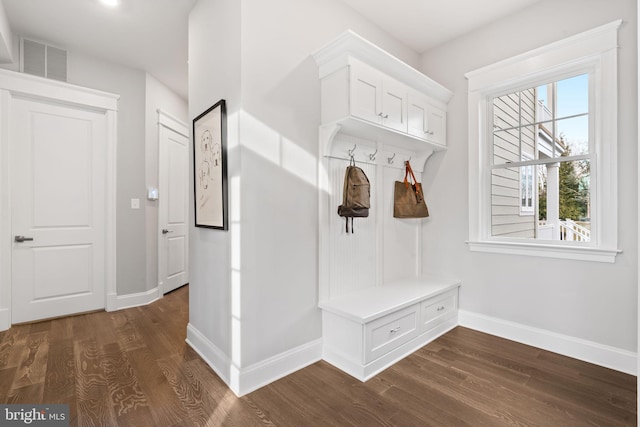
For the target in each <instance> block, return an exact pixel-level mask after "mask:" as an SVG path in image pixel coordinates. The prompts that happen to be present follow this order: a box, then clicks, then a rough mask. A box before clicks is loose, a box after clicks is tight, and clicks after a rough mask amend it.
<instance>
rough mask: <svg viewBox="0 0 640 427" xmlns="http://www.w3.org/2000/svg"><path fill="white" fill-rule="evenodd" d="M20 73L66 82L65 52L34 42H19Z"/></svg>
mask: <svg viewBox="0 0 640 427" xmlns="http://www.w3.org/2000/svg"><path fill="white" fill-rule="evenodd" d="M20 71H22V72H23V73H27V74H33V75H35V76H40V77H46V78H48V79H54V80H60V81H63V82H66V81H67V51H66V50H63V49H59V48H57V47H53V46H49V45H47V44H44V43H40V42H37V41H34V40H29V39H21V40H20Z"/></svg>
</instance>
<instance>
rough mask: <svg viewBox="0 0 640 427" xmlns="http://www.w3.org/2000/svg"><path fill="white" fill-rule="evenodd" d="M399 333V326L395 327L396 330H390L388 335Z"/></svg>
mask: <svg viewBox="0 0 640 427" xmlns="http://www.w3.org/2000/svg"><path fill="white" fill-rule="evenodd" d="M399 331H400V326H398V327H396V328H393V329H391V330H390V331H389V333H390V334H395V333H396V332H399Z"/></svg>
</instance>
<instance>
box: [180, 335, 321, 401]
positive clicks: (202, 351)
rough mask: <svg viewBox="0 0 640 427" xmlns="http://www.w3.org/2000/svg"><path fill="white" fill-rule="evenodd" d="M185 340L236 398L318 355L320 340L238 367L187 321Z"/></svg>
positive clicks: (319, 352)
mask: <svg viewBox="0 0 640 427" xmlns="http://www.w3.org/2000/svg"><path fill="white" fill-rule="evenodd" d="M186 341H187V343H188V344H189V345H190V346H191V347H192V348H193V349H194V350H195V352H196V353H198V354H199V355H200V357H202V358H203V359H204V361H205V362H207V364H208V365H209V366H210V367H211V369H213V371H214V372H215V373H216V374H217V375H218V376H219V377H220V378H221V379H222V381H224V382H225V383H226V384H227V386H229V388H230V389H231V391H233V392H234V393H235V394H236V395H237V396H239V397H240V396H244V395H245V394H248V393H251V392H252V391H254V390H257V389H259V388H260V387H263V386H265V385H267V384H269V383H272V382H273V381H276V380H279V379H280V378H282V377H285V376H287V375H289V374H291V373H293V372H295V371H297V370H299V369H302V368H304V367H305V366H309V365H311V364H312V363H315V362H317V361H319V360H320V359H321V358H322V340H321V339H318V340H315V341H311V342H309V343H307V344H303V345H301V346H298V347H295V348H292V349H291V350H288V351H285V352H284V353H280V354H277V355H275V356H273V357H270V358H269V359H265V360H263V361H261V362H258V363H255V364H253V365H250V366H247V367H246V368H239V367H237V366H236V365H234V364H233V363H232V361H231V359H230V358H229V357H228V356H227V355H226V354H225V353H224V352H223V351H222V350H220V349H219V348H218V347H217V346H216V345H215V344H213V343H212V342H211V341H210V340H209V339H208V338H207V337H206V336H204V335H203V334H202V333H201V332H200V331H199V330H198V329H197V328H196V327H194V326H193V325H191V324H189V325H188V326H187V340H186Z"/></svg>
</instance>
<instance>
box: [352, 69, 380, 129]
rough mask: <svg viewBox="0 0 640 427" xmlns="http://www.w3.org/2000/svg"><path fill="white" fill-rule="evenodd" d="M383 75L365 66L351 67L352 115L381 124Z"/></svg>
mask: <svg viewBox="0 0 640 427" xmlns="http://www.w3.org/2000/svg"><path fill="white" fill-rule="evenodd" d="M381 96H382V75H381V74H380V73H379V72H378V71H376V70H374V69H372V68H370V67H368V66H366V65H364V64H352V65H351V96H350V98H351V115H352V116H355V117H359V118H361V119H364V120H368V121H370V122H373V123H380V112H381V111H382V97H381Z"/></svg>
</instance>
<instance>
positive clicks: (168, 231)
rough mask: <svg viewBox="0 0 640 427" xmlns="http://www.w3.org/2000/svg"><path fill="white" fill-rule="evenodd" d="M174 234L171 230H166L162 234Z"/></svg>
mask: <svg viewBox="0 0 640 427" xmlns="http://www.w3.org/2000/svg"><path fill="white" fill-rule="evenodd" d="M167 233H173V231H171V230H167V229H166V228H163V229H162V234H167Z"/></svg>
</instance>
